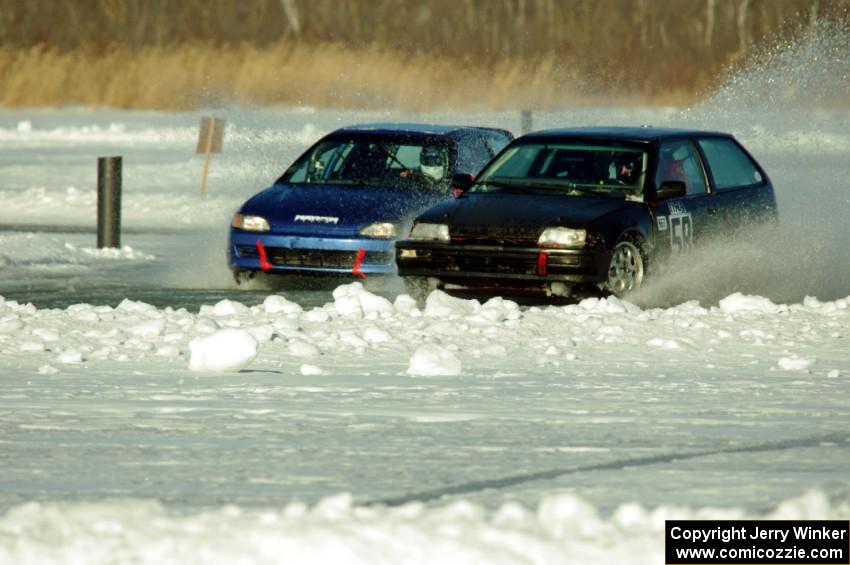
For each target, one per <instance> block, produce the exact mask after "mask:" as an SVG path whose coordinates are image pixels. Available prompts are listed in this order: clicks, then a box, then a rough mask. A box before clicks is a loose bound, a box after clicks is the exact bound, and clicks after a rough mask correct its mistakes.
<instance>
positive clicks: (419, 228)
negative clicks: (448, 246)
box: [410, 223, 449, 241]
mask: <svg viewBox="0 0 850 565" xmlns="http://www.w3.org/2000/svg"><path fill="white" fill-rule="evenodd" d="M410 239H419V240H430V241H448V240H449V226H447V225H446V224H427V223H421V224H413V229H412V230H410Z"/></svg>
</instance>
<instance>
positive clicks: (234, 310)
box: [201, 298, 248, 316]
mask: <svg viewBox="0 0 850 565" xmlns="http://www.w3.org/2000/svg"><path fill="white" fill-rule="evenodd" d="M246 312H248V307H247V306H245V305H244V304H242V303H241V302H234V301H233V300H228V299H226V298H225V299H224V300H220V301H219V302H218V303H216V305H215V306H213V308H212V313H213V314H214V315H216V316H238V315H239V314H245V313H246ZM201 313H202V314H203V307H201Z"/></svg>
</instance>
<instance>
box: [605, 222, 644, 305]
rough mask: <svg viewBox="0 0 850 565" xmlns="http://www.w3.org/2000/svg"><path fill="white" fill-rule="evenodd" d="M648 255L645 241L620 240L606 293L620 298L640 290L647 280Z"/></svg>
mask: <svg viewBox="0 0 850 565" xmlns="http://www.w3.org/2000/svg"><path fill="white" fill-rule="evenodd" d="M646 273H647V255H646V251H645V246H644V244H643V241H642V240H641V239H640V238H638V237H634V236H627V237H623V238H622V239H620V241H618V242H617V245H615V246H614V249H613V250H612V253H611V262H610V264H609V265H608V278H607V280H606V281H605V283H604V284H603V288H604V289H605V291H606V292H608V293H610V294H613V295H614V296H616V297H618V298H623V297H624V296H625V295H627V294H629V293H632V292H635V291H636V290H639V289H640V288H641V286H643V283H644V281H645V280H646Z"/></svg>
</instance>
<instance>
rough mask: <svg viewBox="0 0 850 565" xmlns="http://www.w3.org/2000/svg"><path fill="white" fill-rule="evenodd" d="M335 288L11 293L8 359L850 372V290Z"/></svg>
mask: <svg viewBox="0 0 850 565" xmlns="http://www.w3.org/2000/svg"><path fill="white" fill-rule="evenodd" d="M333 297H334V299H333V302H329V303H327V304H325V305H324V306H321V307H316V308H312V309H310V310H304V309H303V308H302V307H301V306H300V305H298V304H295V303H293V302H291V301H289V300H287V299H286V298H284V297H282V296H269V297H267V298H266V299H265V300H264V301H263V303H262V304H260V305H257V306H250V307H249V306H246V305H244V304H242V303H240V302H237V301H234V300H222V301H220V302H218V303H217V304H214V305H208V306H202V307H201V308H200V309H199V311H198V313H191V312H187V311H186V310H183V309H181V310H173V309H171V308H166V309H158V308H156V307H154V306H151V305H148V304H144V303H140V302H133V301H130V300H125V301H123V302H122V303H121V304H119V305H118V306H117V307H115V308H111V307H109V306H92V305H88V304H77V305H73V306H70V307H68V308H67V309H65V310H39V309H37V308H35V307H33V306H32V305H25V304H18V303H17V302H14V301H6V300H3V299H2V298H0V355H5V356H8V355H14V356H15V360H14V362H15V363H24V365H26V364H27V363H29V364H30V365H32V366H33V367H34V368H36V367H41V366H43V365H46V364H51V365H55V366H56V367H58V368H62V367H64V368H68V367H69V366H72V365H75V364H81V363H84V364H87V366H91V365H94V364H99V363H104V362H116V361H117V362H128V361H132V362H147V361H150V360H153V359H156V360H157V362H158V363H166V364H177V365H178V366H179V365H180V364H182V366H183V367H185V366H186V365H188V366H189V367H190V368H191V369H192V370H202V371H236V370H239V369H241V368H243V367H245V366H247V364H249V363H254V364H255V365H257V366H258V367H265V368H267V369H269V368H273V369H274V370H276V371H280V372H282V373H283V374H298V373H299V371H300V367H301V366H302V365H305V364H306V365H313V366H316V367H322V370H325V371H326V370H328V368H329V367H346V371H349V372H351V371H353V372H354V374H357V373H358V372H361V371H362V372H368V371H369V370H370V369H371V368H372V367H374V366H375V364H380V365H382V366H383V367H398V369H397V370H396V374H397V375H399V376H402V375H417V376H419V375H421V376H427V375H432V376H433V375H437V376H440V375H442V376H452V375H459V374H461V373H463V374H471V375H476V374H480V375H492V374H493V373H494V372H495V373H498V372H500V371H520V372H523V373H527V372H528V371H529V369H530V368H533V367H539V368H544V367H545V372H547V373H554V374H563V375H568V374H570V373H571V372H572V371H574V370H580V369H582V368H589V367H593V366H595V365H597V364H598V363H599V362H600V361H602V360H604V359H608V358H610V357H611V355H612V354H614V352H616V355H617V356H618V357H619V358H621V359H628V360H630V362H642V363H645V364H646V366H656V365H658V363H659V357H658V356H659V355H663V361H664V364H665V365H670V366H675V365H680V364H685V365H692V364H693V363H703V364H704V365H705V366H706V367H708V366H712V367H717V366H721V367H724V368H726V369H728V370H730V371H732V372H735V371H738V370H748V371H752V370H754V369H753V363H754V362H755V363H756V364H758V363H762V364H763V365H762V366H763V367H774V368H775V369H780V370H779V371H777V373H776V375H777V376H778V375H779V374H781V373H784V372H787V371H797V372H808V373H811V374H813V375H820V374H822V375H824V376H825V375H826V374H828V373H830V372H831V371H835V370H839V371H844V372H846V371H848V370H850V366H848V365H847V361H848V360H847V355H846V343H845V341H846V339H845V336H847V335H850V309H848V300H847V299H840V300H836V301H831V302H820V301H817V300H814V299H807V300H806V301H804V303H803V304H792V305H776V304H773V303H772V302H771V301H769V300H767V299H766V298H762V297H753V296H743V295H740V294H734V295H731V296H729V297H727V298H725V299H723V300H721V301H720V305H719V306H718V307H712V308H708V309H706V308H703V307H701V306H699V305H698V304H696V303H693V302H688V303H685V304H682V305H679V306H676V307H673V308H667V309H649V310H642V309H640V308H638V307H636V306H634V305H632V304H629V303H627V302H623V301H621V300H618V299H616V298H607V299H588V300H584V301H582V302H580V303H579V304H573V305H569V306H561V307H554V306H549V307H546V308H539V307H532V308H528V309H524V310H523V309H520V308H519V307H518V306H517V305H516V304H515V303H514V302H511V301H509V300H504V299H501V298H494V299H492V300H489V301H488V302H486V303H484V304H481V303H480V302H478V301H476V300H462V299H459V298H454V297H451V296H449V295H447V294H445V293H443V292H439V291H437V292H434V293H432V294H431V295H430V296H429V297H428V299H427V302H426V305H425V308H424V310H422V311H420V310H419V309H418V308H416V306H415V303H414V302H413V301H412V299H411V298H410V297H408V296H406V295H402V296H399V297H398V298H396V300H395V301H394V302H391V301H390V300H387V299H386V298H384V297H381V296H377V295H375V294H372V293H370V292H368V291H367V290H365V289H364V288H363V286H362V285H361V284H360V283H352V284H349V285H342V286H340V287H339V288H337V289H336V290H335V291H334V293H333ZM815 346H816V347H815ZM813 347H815V349H814V350H813ZM364 355H365V356H366V357H362V358H361V357H360V356H364ZM355 359H360V361H354V360H355ZM842 359H843V360H844V362H843V363H842V362H841V361H840V360H842ZM821 360H823V361H821ZM836 361H838V364H837V365H836ZM16 366H18V365H16ZM756 369H757V367H756ZM311 371H312V370H311V369H307V372H308V373H310V372H311ZM762 372H764V371H762Z"/></svg>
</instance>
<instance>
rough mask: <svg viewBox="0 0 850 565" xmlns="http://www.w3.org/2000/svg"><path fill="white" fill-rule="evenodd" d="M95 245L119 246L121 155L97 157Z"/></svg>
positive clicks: (101, 246)
mask: <svg viewBox="0 0 850 565" xmlns="http://www.w3.org/2000/svg"><path fill="white" fill-rule="evenodd" d="M97 247H98V249H100V248H103V247H121V157H98V158H97Z"/></svg>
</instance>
